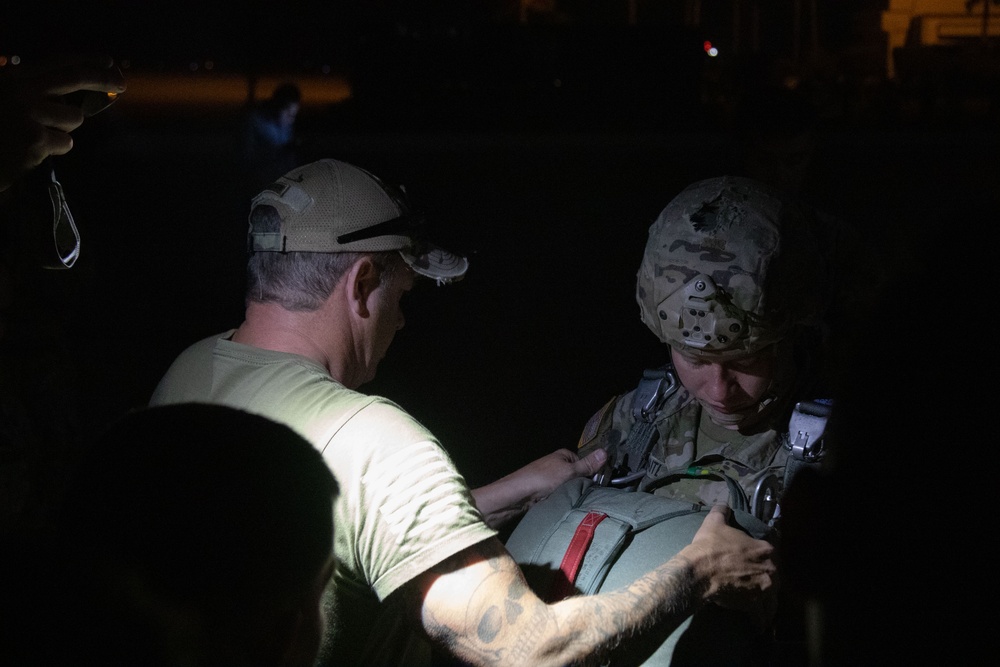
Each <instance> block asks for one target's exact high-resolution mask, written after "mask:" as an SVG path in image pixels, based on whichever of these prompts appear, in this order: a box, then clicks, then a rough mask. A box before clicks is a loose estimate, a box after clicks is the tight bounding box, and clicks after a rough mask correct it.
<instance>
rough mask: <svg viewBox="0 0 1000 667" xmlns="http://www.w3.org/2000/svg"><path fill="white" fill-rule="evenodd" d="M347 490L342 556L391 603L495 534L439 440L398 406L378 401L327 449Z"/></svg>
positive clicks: (339, 531)
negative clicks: (390, 597)
mask: <svg viewBox="0 0 1000 667" xmlns="http://www.w3.org/2000/svg"><path fill="white" fill-rule="evenodd" d="M323 456H324V458H325V459H326V460H327V462H328V464H329V465H330V467H331V469H332V470H333V472H334V475H335V476H336V477H337V479H338V481H339V483H340V485H341V496H340V498H339V499H338V501H337V511H336V518H335V521H336V522H337V523H336V525H335V528H334V530H335V536H336V537H335V539H336V543H337V544H336V546H337V548H336V551H337V554H338V556H339V557H340V560H341V566H343V567H345V568H348V569H349V572H344V573H342V574H344V575H350V574H352V575H353V577H352V578H353V579H354V581H355V583H356V584H358V585H361V586H368V587H370V588H371V589H372V590H374V591H375V593H376V595H378V597H379V598H380V599H385V598H386V597H387V596H388V595H389V594H390V593H392V592H393V591H394V590H396V589H397V588H399V586H401V585H402V584H404V583H406V582H408V581H410V580H411V579H413V578H414V577H416V576H417V575H419V574H421V573H422V572H425V571H426V570H428V569H430V568H431V567H433V566H434V565H436V564H437V563H439V562H441V561H442V560H444V559H446V558H448V557H449V556H452V555H454V554H455V553H458V552H459V551H461V550H462V549H465V548H467V547H470V546H472V545H474V544H476V543H478V542H480V541H482V540H484V539H486V538H489V537H491V536H495V535H496V531H494V530H493V529H491V528H490V527H489V526H487V525H486V523H485V521H484V520H483V517H482V514H481V513H480V512H479V511H478V510H477V509H476V506H475V503H474V500H473V498H472V494H471V492H470V490H469V487H468V484H467V483H466V481H465V479H464V478H463V477H462V475H461V474H459V472H458V470H457V469H456V468H455V465H454V463H453V462H452V460H451V458H450V457H449V456H448V454H447V452H446V451H445V450H444V448H443V447H442V446H441V444H440V443H439V442H438V441H437V439H436V438H435V437H434V436H433V435H432V434H431V433H430V432H429V431H428V430H427V429H426V428H424V427H423V426H422V425H421V424H420V423H419V422H417V421H416V420H415V419H414V418H413V417H412V416H411V415H409V414H408V413H406V412H405V411H404V410H402V409H401V408H400V407H399V406H397V405H395V404H394V403H392V402H390V401H386V400H383V399H376V400H373V401H372V402H371V403H369V404H368V405H366V406H365V407H363V408H362V409H361V410H359V411H357V412H356V413H355V414H354V415H353V416H352V417H351V418H350V419H348V420H347V421H346V422H345V423H344V424H343V425H342V426H341V427H340V428H339V429H338V430H337V432H336V434H335V435H334V436H333V437H332V438H331V440H330V441H329V444H328V445H327V447H326V448H325V449H324V451H323Z"/></svg>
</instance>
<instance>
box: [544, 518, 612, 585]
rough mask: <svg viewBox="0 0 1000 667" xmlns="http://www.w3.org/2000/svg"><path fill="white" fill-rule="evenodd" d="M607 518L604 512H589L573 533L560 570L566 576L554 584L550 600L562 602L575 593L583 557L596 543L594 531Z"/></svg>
mask: <svg viewBox="0 0 1000 667" xmlns="http://www.w3.org/2000/svg"><path fill="white" fill-rule="evenodd" d="M607 518H608V515H607V514H604V513H603V512H587V516H585V517H583V521H581V522H580V525H579V526H577V527H576V532H574V533H573V538H572V539H571V540H570V541H569V546H568V547H567V548H566V554H565V555H564V556H563V559H562V563H560V564H559V570H560V571H561V572H562V573H563V575H564V576H563V577H559V578H557V579H556V580H555V582H554V583H553V585H552V592H551V598H550V599H553V600H562V599H563V598H566V597H569V596H570V595H572V594H573V593H574V592H575V587H574V584H575V583H576V576H577V574H578V573H579V572H580V563H582V562H583V556H584V555H585V554H586V553H587V549H589V548H590V543H591V542H593V541H594V531H595V530H597V525H598V524H599V523H601V522H602V521H604V520H605V519H607Z"/></svg>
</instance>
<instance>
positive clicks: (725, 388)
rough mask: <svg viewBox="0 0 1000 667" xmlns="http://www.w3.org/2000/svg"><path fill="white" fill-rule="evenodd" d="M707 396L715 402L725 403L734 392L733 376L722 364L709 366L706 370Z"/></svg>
mask: <svg viewBox="0 0 1000 667" xmlns="http://www.w3.org/2000/svg"><path fill="white" fill-rule="evenodd" d="M705 373H706V376H707V378H706V381H705V395H706V398H708V399H710V400H712V401H713V402H719V403H721V402H723V401H724V400H725V399H726V398H728V397H729V393H730V391H731V390H732V384H733V382H732V376H731V375H730V374H729V372H728V371H727V370H726V367H725V366H723V365H722V364H709V365H708V366H707V367H706V369H705Z"/></svg>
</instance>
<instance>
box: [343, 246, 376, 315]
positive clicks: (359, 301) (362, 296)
mask: <svg viewBox="0 0 1000 667" xmlns="http://www.w3.org/2000/svg"><path fill="white" fill-rule="evenodd" d="M378 286H379V269H378V267H377V266H376V265H375V262H373V261H372V260H371V258H370V257H362V258H361V259H359V260H358V261H356V262H355V263H354V266H352V267H351V269H350V271H348V273H347V297H348V301H349V302H350V304H351V309H352V310H353V311H354V312H356V313H357V314H358V315H360V316H361V317H368V316H369V315H370V312H371V311H370V309H369V304H368V299H369V298H370V297H371V295H372V292H374V291H375V289H376V288H377V287H378Z"/></svg>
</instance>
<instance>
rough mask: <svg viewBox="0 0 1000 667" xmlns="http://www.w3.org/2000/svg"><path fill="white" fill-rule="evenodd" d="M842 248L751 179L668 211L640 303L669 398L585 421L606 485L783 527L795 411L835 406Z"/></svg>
mask: <svg viewBox="0 0 1000 667" xmlns="http://www.w3.org/2000/svg"><path fill="white" fill-rule="evenodd" d="M842 236H843V230H837V229H835V228H834V227H833V225H832V223H831V221H829V220H819V219H817V218H816V216H815V215H814V214H813V213H812V212H810V211H809V210H808V209H806V208H803V207H801V206H799V205H797V204H796V203H795V202H793V201H792V200H790V199H789V198H787V197H785V196H783V195H782V194H780V193H779V192H777V191H775V190H773V189H771V188H770V187H768V186H766V185H764V184H762V183H759V182H757V181H754V180H751V179H747V178H741V177H732V176H724V177H720V178H713V179H708V180H704V181H700V182H697V183H694V184H692V185H690V186H689V187H687V188H686V189H685V190H684V191H683V192H681V193H680V194H679V195H678V196H677V197H676V198H674V199H673V201H671V202H670V203H669V204H668V205H667V207H666V208H665V209H664V210H663V212H662V213H660V215H659V217H658V218H657V220H656V221H655V222H654V223H653V225H652V226H651V227H650V229H649V238H648V242H647V245H646V250H645V254H644V256H643V259H642V264H641V265H640V267H639V271H638V284H637V288H636V298H637V300H638V302H639V308H640V313H641V317H642V320H643V321H644V322H645V323H646V325H647V326H648V327H649V328H650V329H651V330H652V331H653V333H654V334H656V336H657V337H658V338H659V339H660V340H661V341H663V342H664V343H666V344H667V345H668V346H669V349H670V363H668V364H667V365H665V366H664V367H662V368H660V369H656V370H655V371H652V372H650V371H648V372H647V375H646V378H645V380H644V383H646V386H647V387H648V386H650V383H652V385H655V389H656V390H658V391H659V393H657V391H646V392H644V391H643V389H642V387H643V384H640V387H639V388H638V389H636V390H633V391H632V392H629V393H626V394H622V395H619V396H616V397H615V398H613V399H612V400H610V401H609V402H608V403H607V404H606V405H605V406H604V407H603V408H602V409H601V410H599V411H598V412H597V413H596V414H595V415H594V416H593V417H592V418H591V419H590V420H589V421H588V423H587V425H586V426H585V428H584V432H583V434H582V436H581V439H580V442H579V446H578V447H579V453H580V454H581V455H584V454H587V453H589V452H591V451H593V450H594V449H596V448H598V447H603V448H605V449H607V451H608V452H609V458H608V461H609V466H610V467H609V468H606V470H605V471H604V472H603V473H602V474H601V475H599V476H598V477H597V479H598V481H601V482H602V483H605V484H607V483H609V481H610V480H612V479H613V480H614V485H630V486H632V488H638V489H639V490H644V491H649V492H652V493H655V494H658V495H668V496H671V497H675V498H681V499H685V500H689V501H691V502H693V503H700V504H705V505H711V504H715V503H719V502H722V503H725V502H727V501H728V502H729V503H730V504H731V505H732V504H733V500H734V494H735V495H737V496H739V495H742V496H743V500H742V501H741V502H746V503H747V505H746V507H747V509H751V508H752V510H751V511H753V512H754V513H755V514H757V515H758V516H760V517H761V518H763V519H764V520H766V521H773V519H774V515H775V511H776V507H775V502H776V499H777V497H778V495H779V494H780V491H781V487H782V486H783V482H784V471H785V463H786V460H788V459H789V456H790V454H791V451H792V442H791V438H790V437H789V435H788V425H789V418H790V415H791V414H792V410H793V408H794V407H795V406H796V404H797V403H798V402H799V401H803V400H804V399H816V398H821V397H823V396H824V387H823V383H822V377H821V373H820V364H819V360H820V359H821V358H822V355H821V354H820V353H821V351H822V349H823V347H824V341H825V339H826V336H827V333H828V331H827V327H826V326H825V324H824V315H826V314H827V310H828V308H827V307H828V305H829V304H830V302H831V299H830V296H831V295H830V294H829V292H831V290H832V288H833V287H834V286H836V285H837V284H839V282H840V281H839V278H838V274H837V270H836V268H837V267H836V265H835V262H834V261H833V260H832V256H833V254H834V251H835V249H836V248H837V247H838V245H839V241H840V240H842ZM670 385H673V391H672V392H671V391H670V389H669V386H670ZM664 388H668V389H667V390H666V391H663V390H664ZM637 433H638V434H639V435H640V436H641V437H639V440H641V441H642V442H643V443H645V447H642V446H640V447H638V448H636V447H635V445H634V444H633V442H634V441H635V439H636V438H637V435H636V434H637ZM733 481H735V482H737V483H738V485H733V484H732V482H733Z"/></svg>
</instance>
